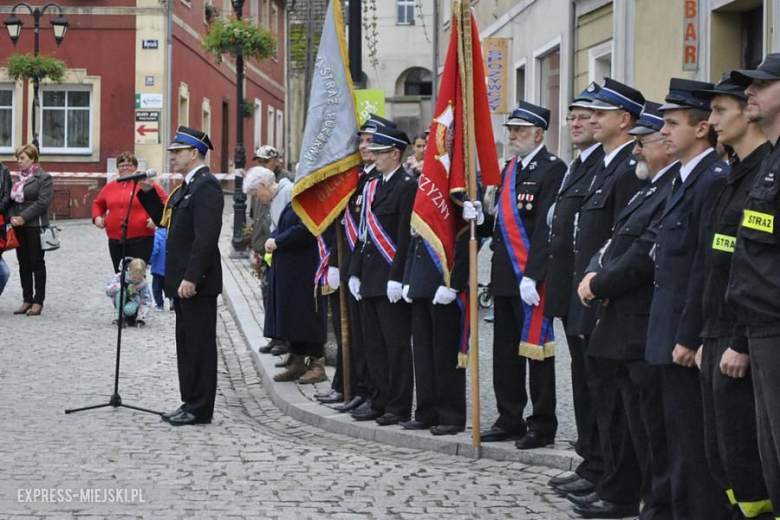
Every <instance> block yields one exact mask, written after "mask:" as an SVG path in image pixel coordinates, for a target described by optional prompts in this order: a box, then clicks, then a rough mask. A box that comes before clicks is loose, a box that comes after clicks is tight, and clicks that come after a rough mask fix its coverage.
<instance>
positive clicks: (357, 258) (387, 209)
mask: <svg viewBox="0 0 780 520" xmlns="http://www.w3.org/2000/svg"><path fill="white" fill-rule="evenodd" d="M416 192H417V183H416V182H415V180H414V177H412V176H411V175H410V174H409V173H408V172H407V171H406V170H405V169H404V168H403V167H402V166H399V167H398V169H397V170H396V171H395V173H394V174H393V176H392V177H391V178H390V180H389V181H387V182H386V183H384V185H382V186H378V187H377V190H376V195H375V196H374V203H373V204H372V206H371V207H372V209H373V211H374V214H375V215H376V218H377V220H378V221H379V223H380V224H381V225H382V227H383V228H384V230H385V232H386V233H387V234H388V236H389V237H390V238H391V239H392V241H393V243H394V244H395V248H396V251H395V258H394V260H393V263H392V265H391V264H388V263H387V261H385V259H384V257H383V256H382V254H381V253H380V252H379V250H378V249H377V247H376V245H375V244H374V243H373V240H372V239H371V237H370V236H369V235H367V236H366V238H365V242H362V241H358V242H357V244H356V245H355V250H356V251H359V252H358V253H357V254H354V255H352V262H351V265H350V266H349V274H350V276H357V277H358V278H360V282H361V285H360V295H361V296H362V297H364V298H365V297H369V298H370V297H377V296H386V295H387V282H388V280H393V281H396V282H399V283H400V282H402V281H403V277H404V267H405V264H406V257H407V255H408V253H409V242H410V241H411V221H412V208H413V206H414V196H415V193H416ZM363 203H364V204H365V201H364V202H363Z"/></svg>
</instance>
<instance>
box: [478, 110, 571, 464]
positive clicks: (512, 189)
mask: <svg viewBox="0 0 780 520" xmlns="http://www.w3.org/2000/svg"><path fill="white" fill-rule="evenodd" d="M549 121H550V111H549V110H548V109H546V108H544V107H541V106H538V105H534V104H531V103H527V102H524V101H521V102H520V104H519V106H518V107H517V108H516V109H515V110H514V112H512V115H511V116H510V117H509V119H508V121H507V122H506V124H505V126H507V127H508V128H509V144H508V148H509V150H510V151H511V153H512V154H513V155H514V157H513V158H512V159H511V160H510V161H509V162H508V163H507V165H506V167H505V168H504V174H503V175H504V180H503V185H502V186H501V188H500V190H499V193H498V195H497V197H498V204H497V214H496V215H495V216H490V217H489V218H486V219H485V222H484V223H483V224H482V225H481V226H480V230H481V231H482V232H483V234H488V233H486V231H488V230H490V231H492V238H493V240H492V244H491V247H492V249H493V262H492V268H491V273H490V283H491V287H492V288H493V291H494V296H495V300H494V301H495V322H494V336H493V389H494V391H495V394H496V404H497V406H498V412H499V417H498V420H497V421H496V422H495V424H494V425H493V426H492V427H491V428H489V429H488V430H486V431H484V432H483V433H482V434H481V437H482V441H484V442H495V441H502V440H505V439H508V438H516V439H519V440H518V441H517V443H516V444H515V446H516V447H517V448H518V449H533V448H541V447H543V446H547V445H548V444H551V443H552V442H553V440H554V439H555V433H556V430H557V428H558V420H557V418H556V417H555V357H554V356H555V347H554V343H553V341H554V338H553V329H552V320H551V319H550V318H546V317H544V315H543V309H544V295H545V275H546V266H547V254H548V248H549V242H548V236H549V233H550V229H549V226H548V225H547V213H548V211H549V210H550V206H552V204H553V202H554V201H555V196H556V195H557V193H558V188H559V187H560V185H561V181H562V180H563V177H564V175H565V173H566V170H567V168H566V164H565V163H564V162H563V161H561V160H560V159H558V158H557V157H556V156H554V155H552V154H550V152H548V151H547V148H546V147H545V146H544V135H545V131H546V130H547V128H548V125H549ZM494 219H497V221H495V222H494ZM518 350H519V352H518ZM526 366H528V367H529V368H528V370H529V380H530V387H531V400H532V402H533V415H531V416H530V417H529V418H528V419H527V420H526V419H525V418H524V417H523V412H524V410H525V406H526V404H527V402H528V396H527V394H526V390H525V381H526Z"/></svg>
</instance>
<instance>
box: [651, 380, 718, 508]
mask: <svg viewBox="0 0 780 520" xmlns="http://www.w3.org/2000/svg"><path fill="white" fill-rule="evenodd" d="M660 368H661V384H662V389H663V401H664V420H665V421H666V443H667V448H668V450H669V461H670V466H671V486H672V511H673V513H674V518H675V519H678V518H680V519H690V520H694V519H699V518H701V519H705V518H706V519H707V520H710V519H712V520H716V519H720V518H730V517H731V511H730V506H729V502H728V499H727V498H726V494H725V493H723V490H721V489H720V487H719V486H718V484H717V483H716V482H715V479H714V478H713V477H712V473H711V472H710V468H709V466H708V465H707V456H706V455H705V453H704V412H703V410H702V400H701V382H700V378H699V371H698V370H696V368H695V367H694V368H685V367H681V366H679V365H660Z"/></svg>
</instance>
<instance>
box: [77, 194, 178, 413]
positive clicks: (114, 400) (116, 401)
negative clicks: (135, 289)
mask: <svg viewBox="0 0 780 520" xmlns="http://www.w3.org/2000/svg"><path fill="white" fill-rule="evenodd" d="M137 189H138V179H136V180H134V181H133V191H132V193H130V203H129V204H128V206H127V214H126V215H125V221H124V222H123V223H122V240H121V244H122V263H121V269H120V276H119V279H120V282H119V303H120V307H119V309H118V310H119V317H118V319H117V332H116V370H115V372H114V393H113V394H111V399H109V401H108V402H107V403H101V404H95V405H91V406H84V407H82V408H71V409H69V410H65V413H66V414H69V413H75V412H83V411H85V410H94V409H95V408H105V407H106V406H113V407H114V408H119V407H120V406H121V407H123V408H131V409H133V410H138V411H139V412H146V413H152V414H155V415H162V412H155V411H154V410H148V409H146V408H141V407H138V406H133V405H130V404H127V403H123V402H122V396H120V395H119V359H120V354H121V352H122V327H123V325H124V323H125V312H124V304H125V295H126V294H127V271H126V270H125V263H126V258H125V253H126V251H127V227H128V223H129V221H130V210H132V209H133V200H135V193H136V191H137Z"/></svg>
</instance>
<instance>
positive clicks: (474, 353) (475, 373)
mask: <svg viewBox="0 0 780 520" xmlns="http://www.w3.org/2000/svg"><path fill="white" fill-rule="evenodd" d="M459 29H460V31H459V34H458V39H459V40H460V42H459V47H460V48H461V49H462V51H463V53H462V56H463V70H462V77H463V78H465V83H466V89H465V96H464V98H465V101H466V103H465V106H464V114H463V115H464V116H465V117H464V118H463V122H464V126H465V128H464V132H463V134H464V139H465V141H466V142H465V143H464V145H465V146H464V147H463V148H464V152H465V153H464V164H465V165H466V182H467V184H468V195H469V200H472V201H475V200H477V197H478V194H477V169H476V159H477V157H476V141H475V137H474V62H473V53H474V52H478V51H479V49H477V50H476V51H475V49H473V48H472V39H471V0H462V1H461V11H460V28H459ZM478 244H479V243H478V239H477V224H476V222H475V221H473V220H472V221H471V222H469V299H470V302H469V309H470V316H469V323H470V326H469V328H470V330H471V334H470V341H471V345H470V347H469V364H470V365H471V427H472V430H471V442H472V445H473V446H474V448H475V450H476V457H477V458H480V456H481V447H482V440H481V438H480V434H479V431H480V406H479V317H478V315H477V313H478V309H479V306H478V303H477V294H478V287H477V272H478V269H477V267H478V264H477V253H478V250H479V248H478Z"/></svg>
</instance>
